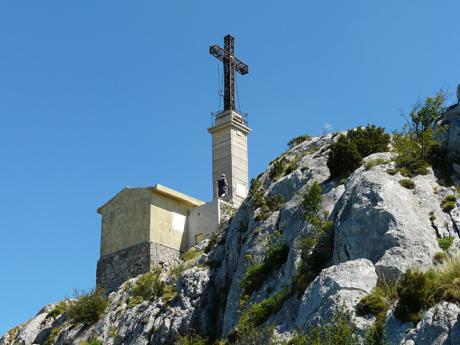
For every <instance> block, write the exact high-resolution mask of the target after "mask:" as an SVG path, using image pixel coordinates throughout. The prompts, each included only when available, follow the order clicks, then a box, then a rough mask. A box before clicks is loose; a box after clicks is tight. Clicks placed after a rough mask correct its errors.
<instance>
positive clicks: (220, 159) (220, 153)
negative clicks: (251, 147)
mask: <svg viewBox="0 0 460 345" xmlns="http://www.w3.org/2000/svg"><path fill="white" fill-rule="evenodd" d="M208 131H209V133H211V135H212V188H213V198H214V200H215V199H217V190H216V182H217V180H218V179H219V178H220V176H221V175H222V174H225V176H226V177H227V181H228V184H229V186H228V187H229V193H228V194H229V195H228V196H226V197H225V198H224V200H225V201H227V202H229V203H232V204H233V205H234V206H239V205H240V204H241V203H242V202H243V200H244V199H245V198H246V196H247V193H248V189H249V181H248V179H249V178H248V138H247V136H248V134H249V133H250V132H251V129H250V128H249V127H248V126H247V124H246V122H245V120H244V118H243V117H242V116H241V115H240V114H238V113H237V112H235V111H232V110H227V111H223V112H221V113H219V114H217V115H216V118H215V121H214V126H213V127H211V128H209V129H208Z"/></svg>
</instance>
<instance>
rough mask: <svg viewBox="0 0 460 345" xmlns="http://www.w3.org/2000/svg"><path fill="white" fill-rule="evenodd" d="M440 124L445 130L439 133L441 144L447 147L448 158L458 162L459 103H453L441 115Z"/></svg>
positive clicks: (459, 152)
mask: <svg viewBox="0 0 460 345" xmlns="http://www.w3.org/2000/svg"><path fill="white" fill-rule="evenodd" d="M440 124H441V125H445V126H447V130H446V131H445V132H443V133H441V134H440V135H439V139H440V141H441V143H442V146H443V147H444V148H445V149H447V151H448V157H449V159H450V160H451V161H452V162H454V163H457V164H459V163H460V104H457V105H454V106H452V107H450V108H449V109H448V111H447V112H446V113H445V114H444V115H443V116H442V119H441V121H440Z"/></svg>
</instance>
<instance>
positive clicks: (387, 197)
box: [0, 134, 460, 345]
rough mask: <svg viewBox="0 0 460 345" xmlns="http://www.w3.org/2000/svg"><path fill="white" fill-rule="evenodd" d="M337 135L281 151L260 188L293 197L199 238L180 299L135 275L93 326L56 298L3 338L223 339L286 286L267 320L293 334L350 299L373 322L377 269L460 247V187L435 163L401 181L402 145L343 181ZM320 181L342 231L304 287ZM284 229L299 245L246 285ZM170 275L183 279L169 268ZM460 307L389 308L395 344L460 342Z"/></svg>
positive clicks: (365, 324) (394, 274) (386, 271)
mask: <svg viewBox="0 0 460 345" xmlns="http://www.w3.org/2000/svg"><path fill="white" fill-rule="evenodd" d="M337 138H338V134H329V135H326V136H322V137H319V138H311V139H308V140H306V141H304V142H302V143H299V144H298V145H296V146H294V147H292V148H291V149H290V150H288V151H287V152H285V153H284V154H283V155H281V156H280V157H278V158H277V159H275V161H273V162H272V163H271V164H270V166H269V168H268V170H267V171H266V172H264V173H262V174H261V175H260V176H259V177H258V182H259V184H260V188H259V190H258V191H257V193H258V198H260V199H261V200H262V201H263V202H267V200H268V201H270V200H272V199H271V198H275V197H277V196H279V195H281V196H282V199H284V202H283V204H282V205H275V206H273V205H270V207H269V206H266V209H264V210H263V207H260V205H259V206H256V205H255V204H256V203H255V202H254V201H253V200H252V199H253V197H251V196H250V198H248V199H247V200H246V201H245V202H243V204H242V205H241V207H240V208H239V210H238V212H237V213H236V214H235V215H234V216H233V217H232V218H231V220H230V222H229V225H228V226H226V227H225V229H223V230H222V231H221V232H219V233H218V234H216V235H214V236H213V238H212V239H208V240H206V241H205V242H203V243H201V244H200V245H199V246H198V247H196V248H194V249H193V250H196V251H197V252H198V253H200V255H199V257H198V258H196V260H195V261H193V263H192V264H191V263H190V262H187V263H182V265H183V267H182V272H181V273H180V274H179V277H178V279H177V281H176V289H177V295H176V296H175V297H174V298H172V299H171V300H168V299H167V298H165V297H160V298H157V299H155V300H151V301H145V302H142V303H140V304H138V305H136V306H130V304H129V303H128V302H129V301H128V299H129V292H128V291H127V289H126V284H128V283H135V282H136V279H137V278H135V279H132V280H130V281H129V282H128V283H125V284H123V285H122V286H121V287H120V288H119V289H118V290H117V291H115V292H113V293H111V294H110V295H109V302H110V303H109V307H108V309H107V312H106V313H105V315H104V317H103V318H102V319H101V320H99V321H98V322H97V323H95V324H94V325H92V326H89V327H84V326H83V325H79V324H72V323H71V321H70V320H69V319H68V316H67V315H66V313H63V314H61V315H54V314H53V313H51V314H49V312H50V311H51V310H53V308H54V306H53V305H51V306H47V307H46V308H44V309H43V310H41V311H40V312H39V313H38V315H37V316H36V317H35V318H33V319H32V320H30V321H29V322H26V323H25V324H24V325H21V326H18V327H17V328H16V329H14V330H12V331H10V332H9V333H8V334H6V335H5V336H4V337H3V338H1V339H0V345H6V344H43V343H44V342H45V341H46V340H47V339H50V337H54V342H55V343H56V344H59V345H61V344H80V343H81V342H83V341H84V340H88V339H91V338H98V339H100V340H101V341H102V342H103V343H104V344H109V345H111V344H174V342H175V339H177V337H178V336H179V335H185V334H192V333H198V334H201V335H203V336H206V337H210V338H216V339H217V338H220V337H225V336H226V335H227V334H229V333H231V332H232V330H234V329H235V327H238V323H239V322H240V319H241V316H242V315H244V313H245V312H246V311H247V310H248V308H250V307H251V306H253V305H257V304H258V303H260V302H264V301H267V299H269V298H270V297H272V296H273V295H274V294H276V293H278V292H280V291H286V294H285V296H284V298H283V299H282V300H281V301H280V302H278V304H277V305H276V308H275V307H274V308H273V309H272V311H271V314H270V315H268V316H267V317H266V318H264V319H263V320H262V321H261V325H260V327H263V326H266V325H269V324H272V325H274V326H275V328H276V332H277V334H278V335H279V336H280V337H282V338H285V339H287V338H289V336H290V335H291V334H292V333H293V332H294V331H295V330H296V329H299V328H300V329H304V330H305V329H307V328H308V327H310V326H312V325H320V324H322V323H327V322H328V321H329V320H331V318H332V317H333V315H334V314H335V313H336V311H337V310H338V309H344V310H345V311H347V312H348V313H350V315H351V316H352V319H353V322H354V323H355V325H356V326H357V328H358V330H359V332H360V334H361V335H363V334H365V333H366V331H367V330H368V329H369V327H370V326H371V325H372V323H373V322H374V318H372V317H368V318H364V317H360V316H357V315H356V313H355V306H356V304H357V303H358V301H359V300H360V299H361V298H362V297H363V296H365V295H366V294H368V293H369V292H370V291H371V290H372V289H373V288H374V287H375V285H376V284H377V281H378V279H381V280H385V281H391V280H395V279H397V278H398V277H399V276H400V275H401V274H402V273H403V272H404V271H405V270H406V269H407V268H410V267H414V266H416V267H419V268H421V269H424V270H425V269H428V268H429V267H430V266H431V265H432V259H433V256H434V255H435V253H436V252H439V251H441V249H440V248H439V246H438V243H437V237H438V236H453V237H456V239H455V241H454V244H453V246H452V248H453V249H452V251H455V250H456V248H459V247H460V244H459V241H458V238H457V233H456V230H455V229H456V227H457V229H458V227H459V226H460V223H459V222H460V220H459V218H460V216H459V215H460V212H459V209H458V207H457V208H455V209H453V210H452V211H451V212H450V214H448V213H445V212H443V211H442V210H441V206H440V205H441V202H442V200H443V199H444V197H445V196H447V195H451V194H453V193H455V191H454V190H453V189H452V188H448V187H443V186H441V185H440V184H438V180H437V178H436V177H435V175H434V174H433V173H432V172H431V171H430V173H429V174H427V175H424V176H418V177H416V178H414V179H413V182H414V183H415V188H414V189H407V188H404V187H403V186H401V184H400V183H399V181H400V180H401V179H402V176H401V175H399V173H396V174H389V173H388V169H391V168H393V167H394V166H393V163H392V162H391V160H392V154H391V153H378V154H374V155H372V156H369V157H367V158H366V159H365V162H369V161H375V160H376V159H377V158H379V160H378V164H370V165H367V166H362V167H360V168H358V169H357V170H356V171H355V172H354V173H353V174H352V175H351V176H350V177H349V178H348V179H346V180H345V181H343V182H344V183H340V182H339V181H335V180H331V179H330V178H329V177H330V174H329V170H328V168H327V164H326V163H327V158H328V149H329V146H330V145H331V143H333V142H334V141H335V140H337ZM449 140H450V139H449ZM458 147H460V145H458V146H456V148H457V149H458ZM454 149H455V148H452V150H454ZM275 166H277V169H275ZM280 166H281V168H280ZM314 181H316V182H318V183H319V184H320V186H321V189H322V194H323V201H322V205H321V214H322V215H323V216H324V217H326V218H327V219H328V220H329V221H331V222H332V223H333V229H334V231H333V235H334V239H333V242H332V241H331V243H330V246H327V245H326V246H324V248H322V252H321V262H320V263H318V267H314V269H315V270H314V274H315V276H312V277H310V278H311V279H310V280H309V284H306V285H305V286H304V287H303V288H302V290H299V288H298V287H297V288H296V289H295V290H294V289H290V287H291V286H293V281H294V279H295V277H296V275H297V274H298V272H299V270H300V267H301V265H302V262H303V260H304V259H305V253H303V254H302V250H305V248H304V249H302V239H305V238H313V237H314V236H315V235H316V231H317V229H316V228H315V227H314V226H313V225H312V224H310V223H309V221H308V220H307V219H306V217H305V211H304V206H303V204H302V203H303V195H304V193H305V189H306V187H307V185H312V184H313V182H314ZM253 192H254V191H253ZM457 206H458V205H457ZM267 209H268V211H267ZM276 241H278V242H280V243H283V244H285V245H287V246H288V252H287V254H286V255H285V256H282V258H279V259H278V260H279V261H278V262H276V265H274V266H273V267H272V269H270V270H267V271H265V272H264V276H263V279H262V278H261V279H260V282H259V283H258V284H256V285H255V286H254V287H253V289H252V290H251V291H246V292H244V289H243V287H242V283H241V282H242V280H243V279H244V277H245V276H246V275H247V272H248V269H249V268H251V267H252V268H254V266H255V265H261V264H263V263H264V262H265V261H266V260H267V253H268V252H269V250H270V248H271V247H272V246H273V244H274V243H275V242H276ZM308 254H309V255H312V253H308ZM176 272H177V270H176ZM163 279H164V280H165V281H167V282H172V281H175V278H174V275H173V274H172V272H168V271H165V273H164V275H163ZM458 315H459V309H458V306H456V305H454V304H449V303H444V302H443V303H440V304H438V305H436V306H434V307H433V308H431V309H430V310H428V311H427V312H426V313H425V315H424V317H423V320H422V321H421V322H420V323H419V324H418V325H417V326H416V327H415V326H414V325H412V324H411V323H406V324H401V323H400V322H399V321H397V320H396V319H395V318H394V316H393V314H392V313H391V311H389V313H388V315H387V319H386V329H387V334H388V337H389V339H391V341H394V343H395V344H402V345H409V344H417V345H419V344H431V343H435V344H436V342H438V343H439V344H454V343H455V340H454V339H458V337H459V335H458V332H459V331H458V328H459V326H458V321H456V320H458ZM430 341H431V343H430Z"/></svg>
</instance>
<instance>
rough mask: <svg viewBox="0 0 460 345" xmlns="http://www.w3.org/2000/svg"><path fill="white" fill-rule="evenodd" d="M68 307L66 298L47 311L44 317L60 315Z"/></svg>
mask: <svg viewBox="0 0 460 345" xmlns="http://www.w3.org/2000/svg"><path fill="white" fill-rule="evenodd" d="M68 307H69V301H67V300H64V301H61V302H59V303H58V304H56V305H55V306H54V308H53V309H52V310H51V311H50V312H49V313H48V315H46V317H47V318H48V317H52V318H55V317H57V316H59V315H62V314H64V313H65V312H66V311H67V308H68Z"/></svg>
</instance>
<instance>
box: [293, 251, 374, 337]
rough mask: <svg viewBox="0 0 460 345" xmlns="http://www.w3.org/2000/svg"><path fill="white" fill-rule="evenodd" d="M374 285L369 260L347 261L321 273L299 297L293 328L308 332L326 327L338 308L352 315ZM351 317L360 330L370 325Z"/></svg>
mask: <svg viewBox="0 0 460 345" xmlns="http://www.w3.org/2000/svg"><path fill="white" fill-rule="evenodd" d="M356 277H359V279H356ZM376 284H377V274H376V273H375V269H374V265H373V264H372V262H370V261H369V260H365V259H359V260H354V261H347V262H344V263H341V264H338V265H334V266H332V267H329V268H327V269H325V270H323V271H322V272H321V274H320V275H319V276H318V277H317V278H316V279H315V280H314V281H313V282H312V283H311V285H310V286H309V287H308V288H307V290H306V291H305V293H304V294H303V296H302V299H301V301H300V308H299V312H298V314H297V319H296V321H295V325H296V327H299V328H308V327H309V326H311V325H322V324H325V323H327V322H329V321H330V320H331V319H333V317H334V315H335V314H336V312H337V311H338V310H339V309H341V308H345V309H347V310H348V311H350V312H351V313H352V314H354V307H355V305H356V304H357V303H358V302H359V301H360V300H361V299H362V298H363V297H364V296H365V295H367V294H368V293H369V292H371V290H372V289H373V288H374V287H375V285H376ZM354 317H355V318H356V319H357V321H356V323H357V324H358V327H360V328H361V329H363V330H365V329H366V328H368V327H369V326H370V324H371V323H370V322H368V321H367V320H365V319H364V318H360V317H356V315H354Z"/></svg>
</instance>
